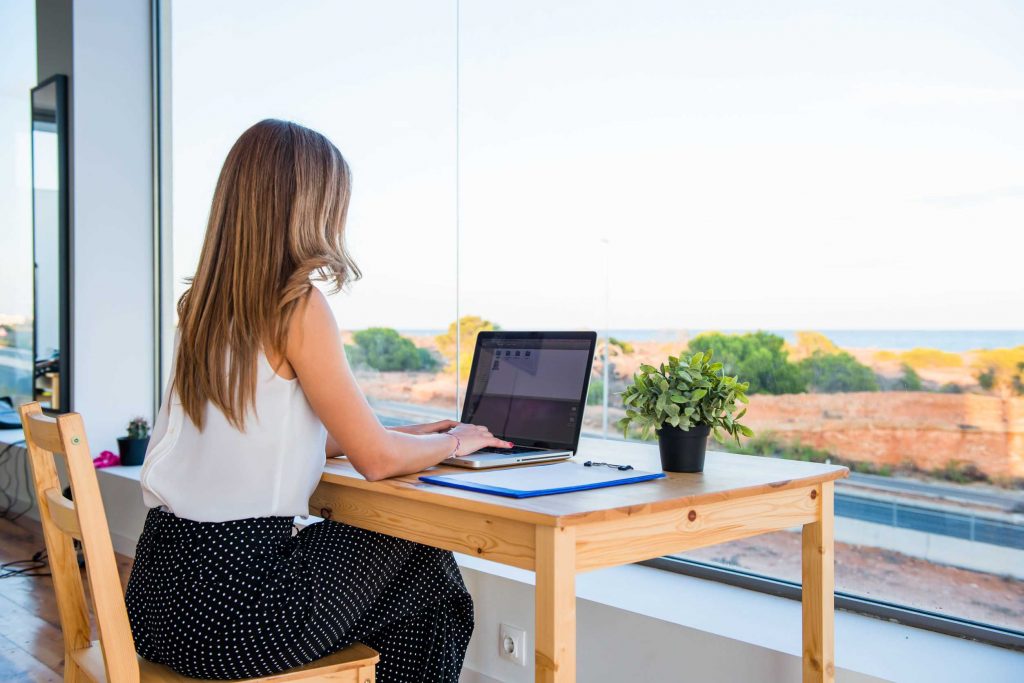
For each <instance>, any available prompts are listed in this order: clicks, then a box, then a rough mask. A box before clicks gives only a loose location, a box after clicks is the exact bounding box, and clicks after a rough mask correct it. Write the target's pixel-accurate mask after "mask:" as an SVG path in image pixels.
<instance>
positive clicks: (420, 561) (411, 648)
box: [126, 509, 473, 683]
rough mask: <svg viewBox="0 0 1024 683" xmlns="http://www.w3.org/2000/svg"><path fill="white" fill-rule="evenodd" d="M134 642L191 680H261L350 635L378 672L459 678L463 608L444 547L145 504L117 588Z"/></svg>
mask: <svg viewBox="0 0 1024 683" xmlns="http://www.w3.org/2000/svg"><path fill="white" fill-rule="evenodd" d="M126 600H127V603H128V616H129V619H130V620H131V626H132V633H133V635H134V636H135V647H136V649H137V650H138V652H139V654H140V655H141V656H143V657H145V658H146V659H148V660H150V661H153V662H159V663H162V664H166V665H167V666H169V667H170V668H172V669H174V670H175V671H177V672H178V673H181V674H183V675H185V676H192V677H197V678H216V679H234V678H250V677H255V676H266V675H270V674H274V673H278V672H280V671H284V670H285V669H290V668H292V667H294V666H299V665H302V664H306V663H307V662H311V661H313V660H316V659H319V658H321V657H323V656H324V655H327V654H330V653H331V652H334V651H335V650H338V649H340V648H342V647H345V646H347V645H350V644H352V643H354V642H356V641H358V642H362V643H365V644H366V645H369V646H370V647H372V648H374V649H375V650H377V651H378V652H379V653H380V656H381V658H380V663H379V664H378V665H377V680H378V681H380V682H381V683H388V682H391V681H410V682H412V681H416V682H417V683H419V682H420V681H431V682H433V681H438V682H448V681H450V682H452V683H454V682H455V681H457V680H458V678H459V671H460V670H461V668H462V660H463V658H464V657H465V654H466V647H467V646H468V645H469V637H470V635H471V634H472V631H473V602H472V600H471V599H470V596H469V593H468V592H467V591H466V586H465V584H464V583H463V582H462V576H461V575H460V574H459V568H458V566H457V565H456V564H455V558H454V557H452V554H451V553H450V552H447V551H443V550H438V549H436V548H431V547H428V546H424V545H420V544H418V543H412V542H411V541H404V540H402V539H398V538H393V537H391V536H384V535H382V534H378V533H374V532H372V531H364V530H362V529H357V528H355V527H351V526H348V525H346V524H339V523H337V522H329V521H328V522H320V523H316V524H311V525H309V526H307V527H306V528H304V529H302V530H301V531H299V532H298V534H295V533H294V532H293V527H292V519H291V518H290V517H263V518H259V519H243V520H237V521H232V522H219V523H211V522H193V521H190V520H185V519H179V518H178V517H175V516H174V515H172V514H170V513H168V512H164V511H162V510H158V509H154V510H150V512H149V516H148V517H147V518H146V526H145V529H144V530H143V532H142V536H141V537H140V538H139V545H138V548H137V550H136V555H135V564H134V565H133V567H132V574H131V579H130V580H129V582H128V590H127V594H126Z"/></svg>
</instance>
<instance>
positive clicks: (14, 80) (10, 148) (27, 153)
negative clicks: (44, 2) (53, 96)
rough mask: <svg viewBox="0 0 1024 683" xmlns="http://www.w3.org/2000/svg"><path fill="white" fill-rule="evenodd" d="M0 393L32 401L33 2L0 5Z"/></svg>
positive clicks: (18, 400) (15, 402)
mask: <svg viewBox="0 0 1024 683" xmlns="http://www.w3.org/2000/svg"><path fill="white" fill-rule="evenodd" d="M0 43H3V45H4V67H3V69H0V131H3V140H2V141H0V148H2V149H3V150H4V154H3V155H2V156H0V206H2V207H4V209H3V213H2V215H0V254H2V256H0V273H2V274H3V275H2V277H0V398H5V397H6V398H9V399H10V400H11V402H12V403H13V405H18V404H19V403H23V402H25V401H31V400H32V397H33V389H32V372H33V362H32V315H33V313H32V306H33V305H32V296H33V294H32V121H31V107H30V100H29V91H30V90H31V88H33V87H35V85H36V28H35V3H33V2H28V1H27V0H19V1H17V2H7V3H4V4H3V5H2V6H0Z"/></svg>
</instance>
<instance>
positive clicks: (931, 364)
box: [900, 348, 964, 370]
mask: <svg viewBox="0 0 1024 683" xmlns="http://www.w3.org/2000/svg"><path fill="white" fill-rule="evenodd" d="M900 360H902V361H903V363H904V364H906V365H909V366H910V367H912V368H914V369H915V370H916V369H918V368H959V367H962V366H963V364H964V359H963V356H961V355H960V354H959V353H950V352H949V351H940V350H939V349H922V348H917V349H910V350H909V351H904V352H903V353H901V354H900Z"/></svg>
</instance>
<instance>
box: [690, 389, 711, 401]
mask: <svg viewBox="0 0 1024 683" xmlns="http://www.w3.org/2000/svg"><path fill="white" fill-rule="evenodd" d="M707 393H708V392H707V389H697V391H695V392H693V393H692V394H690V403H696V402H697V401H699V400H701V399H702V398H704V397H705V396H706V395H707Z"/></svg>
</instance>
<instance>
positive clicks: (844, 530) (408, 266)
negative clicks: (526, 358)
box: [171, 0, 1024, 632]
mask: <svg viewBox="0 0 1024 683" xmlns="http://www.w3.org/2000/svg"><path fill="white" fill-rule="evenodd" d="M172 9H173V12H172V17H173V18H172V22H171V23H172V27H173V30H172V34H171V40H172V46H173V49H172V52H173V95H172V96H173V117H172V118H173V120H172V122H171V123H172V128H173V148H172V154H173V167H174V178H173V179H174V183H173V206H174V214H173V240H174V271H175V280H176V282H178V283H179V285H178V286H179V287H180V281H181V278H182V277H184V276H186V275H188V274H190V273H191V270H192V269H193V268H194V266H195V257H196V255H197V253H198V246H199V241H200V239H201V236H202V233H203V230H204V229H205V219H206V211H207V209H208V204H209V198H210V194H211V192H212V189H213V184H214V179H215V176H216V173H217V170H218V169H219V165H220V163H221V161H222V160H223V157H224V154H225V153H226V151H227V148H228V146H229V145H230V144H231V142H233V140H234V139H235V137H236V136H237V135H238V133H239V132H240V131H241V130H242V129H244V128H245V127H246V126H247V125H249V124H251V123H252V122H254V121H256V120H258V119H260V118H263V117H266V116H280V117H287V118H294V119H296V120H298V121H300V122H302V123H306V124H308V125H310V126H313V127H315V128H318V129H320V130H322V131H324V132H325V133H327V134H328V135H329V136H331V138H332V139H333V140H334V141H335V142H336V143H337V144H338V145H339V147H340V148H341V149H342V151H343V152H344V153H345V154H346V156H347V157H348V159H349V161H350V163H351V165H352V167H353V169H354V172H355V178H356V185H355V196H354V200H353V201H354V203H353V213H352V220H351V223H350V233H349V234H350V237H351V241H352V245H353V249H354V252H355V256H356V257H357V259H358V260H359V262H360V265H361V266H363V268H364V271H365V273H366V277H365V279H364V280H363V281H361V282H359V283H357V284H356V285H355V287H354V288H353V290H352V293H351V294H347V295H340V296H337V297H335V298H334V299H333V300H332V305H333V306H334V308H335V311H336V313H337V315H338V320H339V323H340V324H341V326H342V327H343V329H344V330H345V334H346V339H347V340H348V344H349V345H350V353H351V355H352V358H353V359H354V361H355V362H357V363H358V364H359V367H360V380H361V382H362V383H363V386H364V388H365V389H366V391H367V393H368V394H369V395H370V396H371V399H372V400H373V401H374V404H375V406H376V407H377V410H378V411H379V412H380V414H381V416H382V418H384V419H386V420H403V419H424V418H428V417H431V416H442V415H443V416H450V415H452V414H453V413H454V410H453V408H454V405H455V399H456V391H457V387H458V386H460V383H459V382H457V380H456V377H457V376H458V375H461V380H462V382H461V384H462V385H464V383H465V380H466V374H467V371H468V367H469V361H470V355H471V353H472V347H473V340H474V336H475V334H476V332H477V331H479V330H481V329H488V328H493V327H501V328H503V329H595V330H598V331H599V333H600V336H601V341H600V343H599V348H598V357H597V359H596V362H595V370H594V374H593V376H592V379H591V397H590V401H589V407H588V411H587V414H586V416H585V420H584V434H585V435H587V436H591V437H605V438H621V435H618V434H616V432H615V431H614V427H613V425H614V423H615V421H616V420H617V419H618V418H620V417H621V416H622V415H623V409H622V406H621V401H620V399H619V398H618V392H620V391H621V390H622V389H623V388H624V387H625V386H626V384H627V382H628V381H629V380H630V377H631V375H632V373H633V371H634V370H635V369H636V368H637V367H638V366H639V364H640V363H642V362H658V361H660V360H662V359H664V358H665V357H666V356H667V355H669V354H670V353H671V354H675V353H678V352H681V351H682V352H690V351H696V350H705V349H713V350H714V351H715V353H716V355H717V356H718V357H719V359H720V360H723V361H724V362H725V363H726V365H727V368H728V370H729V371H730V372H731V373H736V374H738V375H739V376H740V378H741V379H742V380H748V381H750V382H751V404H750V409H749V413H748V423H749V425H750V426H751V427H752V428H753V429H754V430H755V432H756V435H755V437H753V438H751V439H745V440H744V441H743V442H742V443H741V444H739V445H736V444H726V445H724V446H720V448H727V449H730V450H740V451H742V452H747V453H752V454H756V455H758V456H761V457H783V458H795V459H802V460H813V461H830V462H838V463H843V464H846V465H849V466H850V468H851V469H852V470H853V472H854V474H853V476H851V478H850V479H849V480H846V481H844V482H842V483H840V484H839V485H838V486H837V494H836V513H837V521H836V538H837V588H838V589H839V590H841V591H845V592H847V593H851V594H854V595H858V596H863V597H867V598H870V599H873V600H879V601H884V602H891V603H897V604H900V605H904V606H907V607H910V608H914V609H920V610H927V611H933V612H941V613H942V614H943V615H945V616H949V617H954V618H961V619H970V620H974V621H978V622H983V623H985V624H989V625H993V626H997V627H1000V628H1004V629H1007V630H1010V631H1016V632H1021V631H1024V581H1022V579H1024V569H1022V568H1024V524H1022V522H1021V512H1022V511H1024V316H1022V314H1021V311H1022V310H1024V280H1021V278H1020V276H1019V265H1020V255H1021V253H1024V231H1022V230H1021V225H1022V218H1024V189H1022V188H1024V127H1021V126H1020V125H1019V119H1020V115H1021V106H1022V104H1024V94H1022V93H1024V50H1022V48H1021V46H1020V41H1019V36H1020V35H1021V32H1022V30H1024V17H1022V16H1021V15H1020V13H1019V12H1016V10H1015V9H1014V8H1013V7H1012V6H1010V5H1007V4H1004V3H997V2H985V3H971V4H962V3H952V2H950V3H940V5H935V4H934V3H930V4H928V5H920V6H919V5H916V4H913V3H912V4H904V5H899V6H894V5H892V4H869V5H865V4H863V3H848V4H842V3H831V4H827V5H822V4H821V3H786V4H785V5H778V4H771V5H767V4H765V3H757V2H734V3H728V4H724V5H723V4H722V3H676V2H668V1H664V2H656V1H653V0H645V1H641V2H634V3H628V4H623V3H621V2H594V1H592V0H591V1H587V2H559V3H550V2H542V1H540V0H531V1H525V2H517V3H511V4H510V3H496V2H486V1H484V0H463V1H462V2H461V3H460V4H456V3H454V2H452V3H417V2H411V1H410V2H405V3H399V2H389V3H373V4H356V3H348V4H340V3H303V4H302V5H301V7H290V8H289V10H288V11H287V12H285V11H283V10H280V8H279V5H278V4H276V3H255V4H254V3H252V2H245V3H241V2H238V3H217V4H216V5H210V4H208V3H201V2H198V1H197V0H177V1H175V2H174V3H173V5H172ZM456 162H457V168H456ZM456 176H457V177H458V181H456ZM457 317H458V318H459V320H460V321H461V324H459V325H455V321H456V318H457ZM377 328H388V329H377ZM379 349H386V350H387V352H385V353H381V352H379ZM413 349H415V350H414V351H413ZM798 543H799V537H798V535H797V534H796V533H793V532H781V533H777V534H773V535H771V536H766V537H760V538H756V539H751V540H749V541H743V542H738V543H733V544H729V545H726V546H717V547H714V548H709V549H707V550H703V551H698V552H694V553H689V554H687V557H689V558H690V559H695V560H699V561H701V562H705V563H708V564H711V565H713V566H717V567H728V568H739V569H742V570H744V571H747V572H750V573H754V574H759V575H764V576H770V577H776V578H783V579H794V580H799V564H798V563H799V559H798V558H799V554H798V553H796V552H795V548H796V547H797V544H798Z"/></svg>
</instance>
